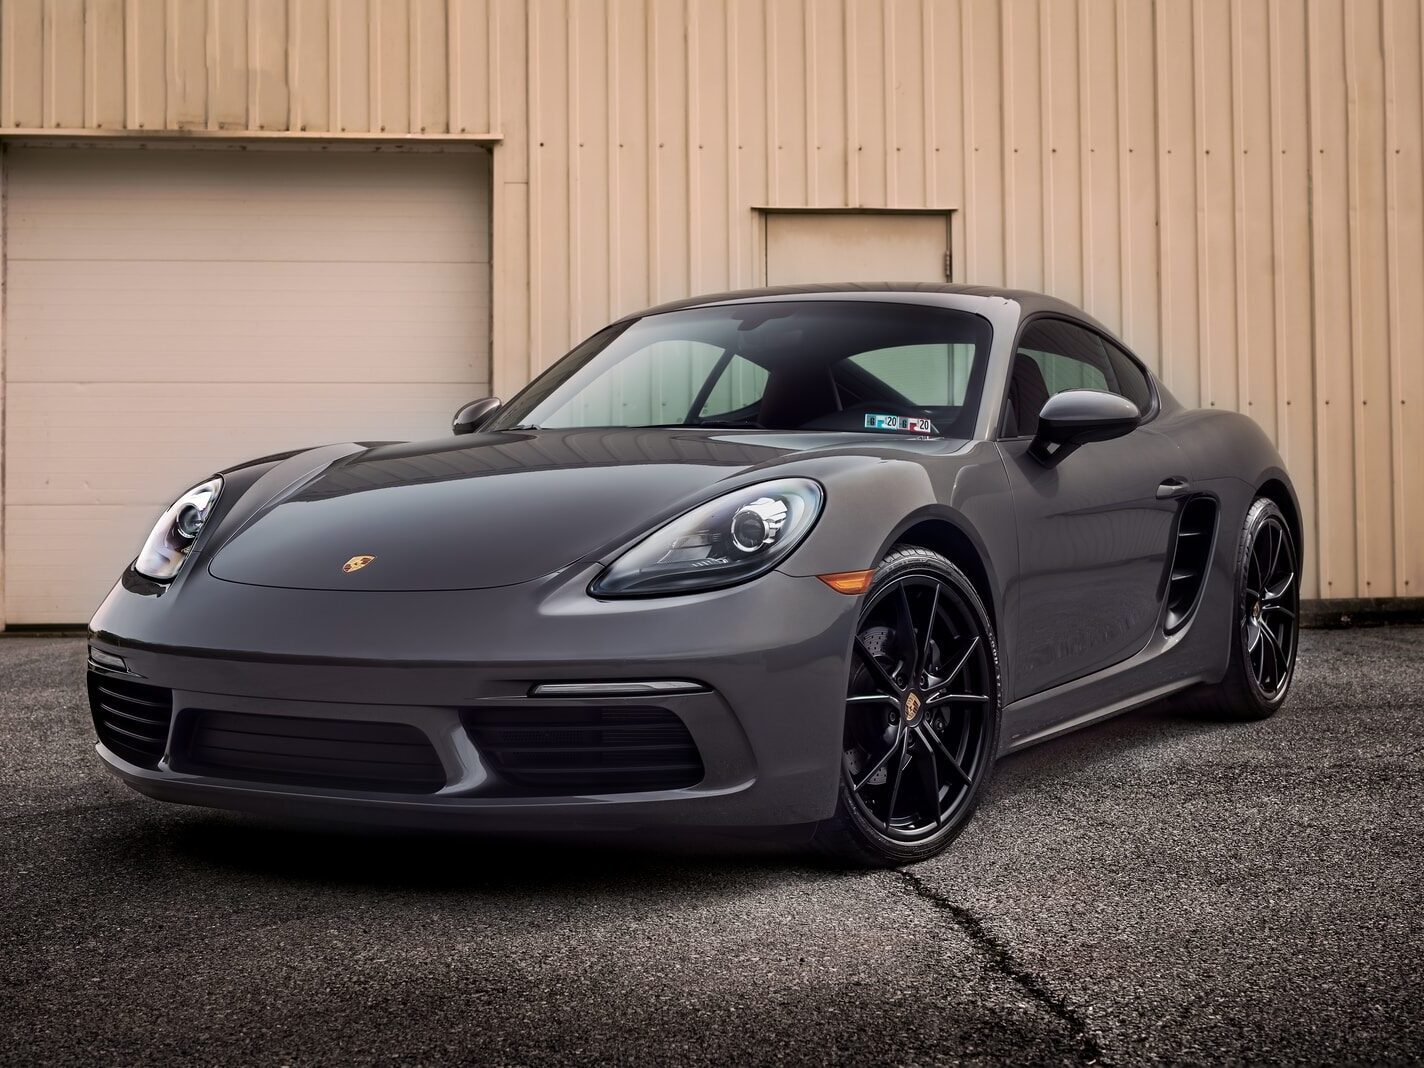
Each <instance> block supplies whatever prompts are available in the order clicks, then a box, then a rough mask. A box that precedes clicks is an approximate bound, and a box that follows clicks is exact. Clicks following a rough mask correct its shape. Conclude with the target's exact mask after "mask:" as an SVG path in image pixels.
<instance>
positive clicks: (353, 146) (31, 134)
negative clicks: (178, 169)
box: [0, 130, 502, 632]
mask: <svg viewBox="0 0 1424 1068" xmlns="http://www.w3.org/2000/svg"><path fill="white" fill-rule="evenodd" d="M501 141H502V139H501V138H500V137H498V136H492V135H467V134H461V135H445V134H432V135H402V136H397V137H388V136H384V135H374V136H373V135H370V134H359V133H358V134H340V135H334V134H320V135H315V136H314V135H309V134H305V133H290V132H287V131H270V132H266V133H255V134H254V133H253V132H251V131H248V132H243V133H232V132H228V131H221V130H180V131H153V132H147V131H146V132H144V133H142V134H139V133H137V132H136V131H129V130H113V131H93V132H89V131H86V132H85V133H84V134H83V135H76V134H75V133H74V132H73V131H68V130H66V131H57V132H56V133H54V134H45V133H43V132H41V131H26V132H25V133H24V134H22V135H15V134H0V631H7V630H9V631H29V632H44V631H55V630H63V629H67V627H66V625H62V624H45V623H41V624H14V623H11V622H10V621H9V619H8V603H9V601H8V593H7V590H6V588H5V568H6V550H7V544H6V543H7V531H6V529H5V522H4V515H5V508H6V500H7V497H6V489H7V487H6V485H5V481H6V471H7V467H8V460H9V457H8V455H7V444H8V433H9V395H8V388H7V386H8V381H9V376H8V367H7V362H6V352H7V344H6V342H7V337H6V327H7V324H8V317H7V311H8V308H7V297H8V293H9V260H8V244H7V225H8V219H9V207H10V205H9V200H8V195H9V184H10V183H9V167H10V163H9V157H10V153H9V149H10V148H11V147H15V148H24V147H35V148H48V149H59V148H70V149H76V150H105V149H112V150H124V151H134V150H148V149H152V150H162V151H209V152H212V151H233V152H247V151H296V152H383V153H391V154H426V153H449V152H461V153H463V152H478V151H484V152H488V153H489V155H490V165H489V170H490V187H489V191H488V196H489V200H488V212H489V229H490V235H489V241H490V244H489V247H490V261H491V262H490V272H489V286H490V292H489V293H488V294H487V299H488V306H489V331H490V350H489V360H490V376H491V382H492V384H493V380H494V376H495V367H496V365H497V358H496V354H495V351H494V343H495V337H496V336H497V328H496V325H495V317H496V314H497V312H496V307H497V303H496V301H495V299H494V297H495V293H494V290H495V289H496V287H497V282H496V273H497V267H496V262H497V261H496V250H497V248H498V242H497V240H496V219H497V209H498V199H499V194H498V190H499V188H500V182H499V165H500V158H501V157H500V154H499V153H498V152H497V151H496V149H497V148H498V147H499V145H500V144H501ZM72 622H73V623H76V624H77V623H80V622H81V621H79V620H75V621H72Z"/></svg>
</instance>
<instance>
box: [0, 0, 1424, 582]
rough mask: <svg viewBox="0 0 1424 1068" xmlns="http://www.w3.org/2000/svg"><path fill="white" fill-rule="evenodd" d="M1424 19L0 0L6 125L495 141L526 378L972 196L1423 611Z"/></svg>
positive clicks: (1237, 1)
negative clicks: (631, 328) (1261, 430)
mask: <svg viewBox="0 0 1424 1068" xmlns="http://www.w3.org/2000/svg"><path fill="white" fill-rule="evenodd" d="M1422 52H1424V19H1421V4H1420V0H1309V2H1307V0H1156V2H1152V0H527V2H525V0H369V2H367V0H206V2H204V0H166V2H164V0H0V133H12V134H13V133H18V132H26V133H32V132H34V131H38V130H50V131H52V132H55V133H56V134H57V135H59V136H61V137H63V136H66V131H67V132H68V134H90V135H92V134H99V135H107V134H114V135H119V134H120V131H124V130H127V131H128V133H127V134H126V135H127V136H140V135H143V136H151V135H152V132H153V131H176V130H186V131H197V132H200V133H199V134H198V135H199V136H299V137H300V136H306V137H326V136H334V137H347V138H350V137H354V136H357V135H366V136H371V137H374V138H382V137H385V138H404V139H410V138H441V137H454V138H460V137H466V138H480V139H483V138H488V139H491V140H497V141H498V144H497V147H496V148H495V150H494V168H495V191H494V228H495V245H494V265H495V276H494V310H495V312H494V314H495V321H494V334H495V336H494V375H495V381H496V388H497V389H498V390H500V391H501V392H503V393H505V394H507V393H508V392H510V391H511V390H512V389H513V388H515V387H516V386H517V385H518V384H520V383H521V382H523V381H524V380H525V379H526V378H527V377H528V376H529V374H530V373H532V372H533V371H536V370H538V369H539V368H541V367H542V366H544V365H545V364H547V363H548V362H549V361H550V360H551V359H553V358H554V357H556V356H557V355H558V354H560V353H561V352H562V351H563V350H564V349H565V348H566V347H567V346H568V345H569V343H570V342H571V341H573V340H575V339H576V338H577V337H579V336H581V335H583V334H586V333H587V332H589V331H591V330H592V329H593V328H595V327H596V326H597V325H599V324H600V323H601V322H602V321H604V320H605V319H607V318H609V317H610V316H612V315H615V314H617V313H619V312H622V311H625V310H628V309H632V308H636V307H638V306H640V305H643V304H647V303H649V302H652V301H658V300H664V299H667V298H671V297H676V296H680V295H683V294H686V293H689V292H697V291H705V290H713V289H720V288H724V287H728V286H741V285H754V284H756V283H758V282H759V281H760V280H761V276H762V271H763V264H764V247H763V242H764V230H763V217H762V215H761V214H760V213H759V212H758V211H757V210H755V209H757V208H762V207H774V208H786V207H827V208H846V207H861V206H864V207H905V208H933V209H952V210H953V211H954V213H955V214H954V220H955V222H954V226H953V231H954V236H953V243H954V251H955V274H956V277H957V278H958V279H960V280H972V281H976V282H984V283H990V284H997V283H1007V284H1011V285H1020V286H1026V287H1030V288H1038V289H1045V290H1047V291H1049V292H1052V293H1056V294H1058V295H1060V296H1062V297H1065V298H1066V299H1068V300H1070V301H1074V302H1077V303H1080V304H1082V305H1083V306H1084V307H1086V308H1087V309H1088V310H1089V311H1091V312H1092V313H1093V314H1095V315H1096V316H1098V317H1099V318H1101V319H1102V320H1104V321H1105V322H1107V323H1108V324H1109V325H1110V326H1112V327H1114V328H1115V329H1117V330H1119V331H1120V332H1121V334H1122V335H1123V337H1124V338H1125V339H1126V340H1127V341H1128V343H1129V344H1130V345H1132V346H1133V348H1135V349H1136V350H1137V351H1138V352H1140V353H1141V354H1142V355H1143V356H1144V357H1145V358H1146V359H1147V360H1148V361H1149V362H1150V363H1152V364H1153V366H1154V367H1156V368H1157V369H1158V370H1159V371H1160V372H1161V373H1162V374H1163V376H1164V377H1165V378H1166V380H1167V381H1168V383H1169V384H1170V386H1171V388H1172V389H1173V390H1174V391H1175V392H1176V393H1177V394H1178V395H1179V396H1180V397H1181V398H1182V399H1183V400H1184V401H1187V402H1188V403H1194V404H1196V403H1199V404H1202V405H1207V406H1210V405H1216V406H1220V407H1234V408H1239V409H1240V410H1242V411H1245V412H1247V413H1249V414H1250V415H1252V416H1253V417H1255V418H1256V419H1257V420H1258V421H1259V422H1260V423H1261V425H1262V426H1264V427H1265V428H1266V430H1267V432H1268V433H1270V434H1271V435H1272V437H1274V438H1275V440H1276V441H1277V442H1278V443H1279V444H1280V446H1281V448H1282V450H1283V452H1284V453H1285V455H1286V458H1287V461H1288V463H1289V465H1290V467H1291V469H1292V471H1293V473H1294V474H1295V476H1296V479H1297V481H1298V484H1299V486H1300V489H1301V491H1302V495H1303V499H1304V503H1305V506H1306V509H1307V517H1306V525H1307V536H1308V538H1309V542H1310V549H1311V560H1312V561H1313V567H1312V573H1311V574H1310V575H1308V576H1307V584H1306V593H1307V595H1309V596H1320V597H1355V596H1361V597H1388V596H1419V595H1421V594H1424V475H1421V471H1424V420H1421V418H1420V416H1419V414H1418V413H1419V412H1420V409H1421V407H1422V406H1424V218H1421V211H1422V210H1424V209H1421V204H1424V162H1422V161H1421V135H1424V63H1421V53H1422Z"/></svg>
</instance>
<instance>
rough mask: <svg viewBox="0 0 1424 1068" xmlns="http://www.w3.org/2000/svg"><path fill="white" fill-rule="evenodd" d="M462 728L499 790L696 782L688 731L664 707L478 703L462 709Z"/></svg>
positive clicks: (631, 788) (597, 790) (596, 789)
mask: <svg viewBox="0 0 1424 1068" xmlns="http://www.w3.org/2000/svg"><path fill="white" fill-rule="evenodd" d="M465 729H466V730H467V731H469V734H470V739H471V740H472V741H473V742H474V743H475V747H476V748H477V749H479V750H480V752H481V754H482V755H483V756H484V757H485V759H486V760H488V761H489V763H490V766H491V768H492V769H493V770H494V771H495V772H496V774H498V775H499V777H500V779H501V780H502V782H503V783H504V784H505V789H503V790H502V791H500V792H503V793H509V794H523V795H543V796H560V795H569V794H591V793H593V794H616V793H636V792H639V791H646V790H676V789H680V788H683V787H687V786H696V785H697V783H699V782H701V781H702V774H703V769H702V757H701V755H700V754H699V753H698V751H697V745H696V743H695V742H693V740H692V735H691V734H689V733H688V730H687V727H686V725H685V724H684V723H683V722H682V720H681V719H680V718H678V717H677V716H676V715H675V714H673V713H672V712H669V711H668V710H667V709H665V708H529V709H478V710H472V711H468V712H466V713H465Z"/></svg>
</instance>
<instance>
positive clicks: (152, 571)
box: [134, 478, 223, 582]
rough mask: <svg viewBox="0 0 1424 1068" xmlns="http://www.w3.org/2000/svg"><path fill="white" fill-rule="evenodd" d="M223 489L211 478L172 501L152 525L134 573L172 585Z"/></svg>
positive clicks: (219, 481) (219, 483)
mask: <svg viewBox="0 0 1424 1068" xmlns="http://www.w3.org/2000/svg"><path fill="white" fill-rule="evenodd" d="M222 485H223V484H222V479H220V478H210V479H208V481H206V482H204V483H202V484H200V485H197V486H194V487H193V488H192V489H190V490H189V491H188V492H187V493H185V494H183V496H181V497H179V498H178V499H177V500H176V501H174V502H173V505H172V507H170V508H169V509H168V511H166V512H164V513H163V514H162V515H161V516H159V518H158V522H157V523H155V524H154V526H153V531H152V533H150V534H149V536H148V540H147V541H146V542H144V543H143V551H142V552H140V553H139V554H138V559H137V560H135V561H134V570H135V571H137V572H138V573H139V574H140V575H144V576H146V577H148V578H151V579H154V580H156V581H158V582H170V581H172V579H173V576H175V575H176V574H178V572H179V570H180V569H181V568H182V567H183V561H185V560H186V559H188V553H189V551H190V550H191V549H192V548H193V543H194V542H195V541H197V540H198V535H199V534H201V533H202V531H203V525H204V524H205V523H207V521H208V517H209V516H210V515H212V513H213V506H214V505H215V504H216V503H217V500H218V494H220V493H221V492H222Z"/></svg>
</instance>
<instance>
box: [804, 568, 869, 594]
mask: <svg viewBox="0 0 1424 1068" xmlns="http://www.w3.org/2000/svg"><path fill="white" fill-rule="evenodd" d="M816 577H817V578H818V579H820V580H821V581H822V582H824V583H825V584H826V585H827V586H829V587H830V588H831V589H833V590H835V591H836V592H837V593H864V592H865V591H866V590H868V589H870V580H871V579H873V578H874V577H875V569H874V568H872V569H871V570H869V571H837V572H836V573H835V574H834V575H817V576H816Z"/></svg>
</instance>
